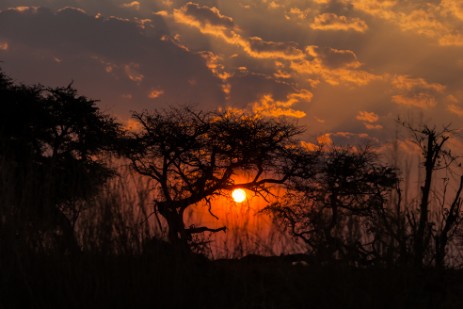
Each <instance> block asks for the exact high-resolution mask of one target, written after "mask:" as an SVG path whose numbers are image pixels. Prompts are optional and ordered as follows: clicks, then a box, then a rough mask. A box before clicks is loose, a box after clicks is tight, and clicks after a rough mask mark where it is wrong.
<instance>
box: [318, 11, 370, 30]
mask: <svg viewBox="0 0 463 309" xmlns="http://www.w3.org/2000/svg"><path fill="white" fill-rule="evenodd" d="M310 27H311V28H312V29H314V30H334V31H350V30H352V31H357V32H365V31H366V30H367V29H368V25H367V24H366V23H365V22H364V21H363V20H361V19H360V18H355V17H354V18H353V17H347V16H339V15H336V14H334V13H323V14H320V15H318V16H316V17H315V19H314V21H313V22H312V24H311V25H310Z"/></svg>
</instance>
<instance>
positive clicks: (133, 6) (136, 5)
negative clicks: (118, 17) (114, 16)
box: [121, 1, 140, 11]
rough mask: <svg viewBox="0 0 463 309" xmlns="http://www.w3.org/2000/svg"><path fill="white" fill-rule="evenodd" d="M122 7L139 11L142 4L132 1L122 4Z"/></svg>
mask: <svg viewBox="0 0 463 309" xmlns="http://www.w3.org/2000/svg"><path fill="white" fill-rule="evenodd" d="M121 6H122V7H124V8H130V9H134V10H137V11H138V10H139V9H140V2H138V1H132V2H130V3H123V4H121Z"/></svg>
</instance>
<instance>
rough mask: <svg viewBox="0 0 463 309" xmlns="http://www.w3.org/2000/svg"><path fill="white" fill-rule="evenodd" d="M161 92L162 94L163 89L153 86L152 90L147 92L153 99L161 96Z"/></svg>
mask: <svg viewBox="0 0 463 309" xmlns="http://www.w3.org/2000/svg"><path fill="white" fill-rule="evenodd" d="M163 94H164V90H162V89H156V88H154V89H152V90H151V91H150V93H149V94H148V98H150V99H152V100H154V99H157V98H159V97H160V96H162V95H163Z"/></svg>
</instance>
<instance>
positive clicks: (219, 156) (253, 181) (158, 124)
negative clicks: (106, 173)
mask: <svg viewBox="0 0 463 309" xmlns="http://www.w3.org/2000/svg"><path fill="white" fill-rule="evenodd" d="M134 118H135V119H136V120H137V121H138V122H139V123H140V124H141V127H142V129H141V131H140V132H139V133H136V134H134V139H133V140H132V146H131V151H130V152H129V154H128V157H129V159H130V160H131V162H132V166H133V168H134V169H135V170H136V171H137V172H138V173H140V174H142V175H145V176H147V177H150V178H151V179H153V180H154V183H155V186H154V187H153V190H154V192H156V194H155V200H154V205H153V206H154V212H155V213H159V214H160V215H161V216H162V217H163V218H164V219H165V221H166V223H167V226H168V239H169V241H170V242H171V243H172V244H175V245H179V246H180V247H181V248H184V249H188V245H189V242H190V241H191V239H192V235H194V234H198V233H203V232H206V231H207V232H219V231H225V230H226V227H225V226H222V227H219V228H210V227H206V226H195V225H192V226H189V227H186V226H185V221H184V213H185V210H187V209H189V208H190V207H192V206H194V205H196V204H198V203H199V202H202V201H203V202H206V203H207V205H208V206H209V211H210V213H211V214H212V215H213V212H212V208H213V206H214V205H213V198H214V197H216V196H219V195H223V194H227V192H229V191H230V190H233V189H235V188H245V189H248V190H252V191H254V192H256V193H257V194H262V195H265V194H268V193H270V191H269V185H278V184H283V183H284V182H285V181H287V180H288V179H289V178H290V177H291V175H293V174H294V173H295V172H296V171H297V170H298V167H299V165H298V164H299V163H300V162H299V161H301V157H298V160H296V159H295V158H296V155H295V154H296V153H297V151H298V150H297V149H298V148H297V147H295V141H294V138H295V137H296V136H297V135H298V134H300V133H301V132H302V130H301V129H300V128H298V127H296V126H294V125H292V124H289V123H287V122H284V121H278V120H275V119H267V118H260V117H256V116H250V115H246V114H237V113H233V112H228V111H224V112H201V111H195V110H192V109H190V108H182V109H177V108H171V109H169V110H166V111H155V112H153V113H146V112H145V113H136V114H134ZM289 153H293V154H294V155H292V156H289V155H288V154H289ZM240 173H246V175H247V179H248V180H246V181H244V182H239V181H238V179H239V177H237V176H238V175H239V174H240Z"/></svg>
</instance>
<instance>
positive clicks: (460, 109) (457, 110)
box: [448, 104, 463, 117]
mask: <svg viewBox="0 0 463 309" xmlns="http://www.w3.org/2000/svg"><path fill="white" fill-rule="evenodd" d="M448 110H449V111H450V112H451V113H454V114H455V115H457V116H460V117H463V106H459V105H457V104H449V106H448Z"/></svg>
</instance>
